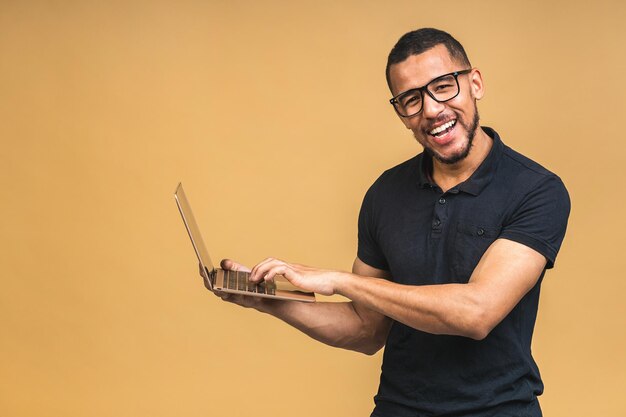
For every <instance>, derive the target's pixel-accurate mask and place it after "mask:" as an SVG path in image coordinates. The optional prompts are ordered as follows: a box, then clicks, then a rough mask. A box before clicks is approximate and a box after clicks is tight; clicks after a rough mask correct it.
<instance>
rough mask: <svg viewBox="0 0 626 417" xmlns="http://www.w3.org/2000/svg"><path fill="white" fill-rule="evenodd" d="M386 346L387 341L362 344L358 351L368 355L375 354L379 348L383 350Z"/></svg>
mask: <svg viewBox="0 0 626 417" xmlns="http://www.w3.org/2000/svg"><path fill="white" fill-rule="evenodd" d="M383 346H385V343H384V342H383V343H370V344H368V345H365V346H361V348H360V349H357V351H358V352H360V353H363V354H365V355H367V356H373V355H375V354H376V353H377V352H378V351H379V350H381V349H382V348H383Z"/></svg>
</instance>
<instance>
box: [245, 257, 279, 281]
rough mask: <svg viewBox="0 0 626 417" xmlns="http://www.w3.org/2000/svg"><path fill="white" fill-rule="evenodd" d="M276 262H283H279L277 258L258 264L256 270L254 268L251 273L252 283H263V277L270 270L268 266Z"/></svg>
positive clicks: (267, 259)
mask: <svg viewBox="0 0 626 417" xmlns="http://www.w3.org/2000/svg"><path fill="white" fill-rule="evenodd" d="M275 262H281V261H279V260H278V259H276V258H266V259H264V260H263V261H261V262H259V263H258V264H256V265H255V266H254V268H252V271H251V272H250V281H252V282H259V281H262V280H263V276H264V275H265V273H266V272H267V270H268V269H269V267H268V265H270V264H272V263H275Z"/></svg>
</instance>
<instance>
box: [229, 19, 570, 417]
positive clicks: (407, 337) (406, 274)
mask: <svg viewBox="0 0 626 417" xmlns="http://www.w3.org/2000/svg"><path fill="white" fill-rule="evenodd" d="M386 72H387V82H388V84H389V88H390V90H391V93H392V95H393V98H392V99H391V103H392V104H393V106H394V109H395V111H396V112H397V114H398V116H399V117H400V119H401V121H402V122H403V123H404V125H405V126H406V127H407V129H411V131H412V132H413V134H414V136H415V138H416V139H417V141H418V142H419V143H420V144H421V145H422V146H423V147H424V153H422V154H419V155H417V156H416V157H414V158H412V159H410V160H408V161H406V162H404V163H402V164H400V165H398V166H396V167H394V168H391V169H389V170H388V171H386V172H385V173H383V175H382V176H381V177H380V178H379V179H378V180H377V181H376V182H375V183H374V184H373V185H372V187H371V188H370V189H369V191H368V192H367V194H366V196H365V199H364V201H363V206H362V208H361V212H360V216H359V247H358V254H357V258H356V259H355V261H354V266H353V269H352V273H346V272H337V271H325V270H319V269H315V268H309V267H305V266H302V265H296V264H290V263H287V262H283V261H280V260H277V259H273V258H269V259H266V260H265V261H263V262H261V263H259V264H258V265H256V266H255V267H254V268H253V269H252V273H251V279H252V280H253V281H261V280H264V279H265V280H272V279H273V277H274V276H275V275H276V274H282V275H284V276H285V277H286V278H287V279H288V280H289V281H291V282H292V283H293V284H295V285H297V286H299V287H301V288H303V289H306V290H309V291H314V292H317V293H320V294H325V295H331V294H341V295H343V296H345V297H347V298H348V299H350V300H351V301H350V302H347V303H321V302H320V303H314V304H307V303H298V302H288V301H274V300H272V301H268V300H264V299H259V298H253V297H242V296H231V295H227V294H220V296H221V297H222V298H223V299H225V300H228V301H231V302H234V303H237V304H240V305H243V306H246V307H253V308H255V309H257V310H259V311H261V312H265V313H269V314H271V315H273V316H276V317H278V318H280V319H281V320H284V321H285V322H287V323H289V324H290V325H292V326H294V327H296V328H297V329H299V330H301V331H303V332H304V333H306V334H308V335H309V336H311V337H313V338H314V339H317V340H319V341H321V342H323V343H326V344H329V345H332V346H337V347H341V348H346V349H352V350H355V351H359V352H363V353H366V354H373V353H375V352H377V351H378V350H379V349H381V348H382V347H383V346H385V353H384V358H383V365H382V374H381V379H380V387H379V391H378V394H377V395H376V397H375V402H376V408H375V410H374V411H373V414H372V416H378V417H383V416H393V417H403V416H422V415H424V416H431V415H432V416H434V415H437V416H444V415H445V416H495V415H497V416H541V410H540V407H539V403H538V401H537V396H539V395H540V394H541V393H542V391H543V384H542V382H541V378H540V376H539V371H538V369H537V366H536V364H535V362H534V360H533V358H532V356H531V352H530V345H531V338H532V333H533V328H534V323H535V318H536V314H537V306H538V300H539V288H540V284H541V280H542V278H543V276H544V273H545V271H546V269H548V268H551V267H552V266H553V265H554V261H555V259H556V255H557V252H558V250H559V247H560V245H561V242H562V240H563V237H564V234H565V229H566V225H567V218H568V215H569V208H570V203H569V197H568V194H567V191H566V189H565V187H564V186H563V183H562V182H561V180H560V179H559V178H558V177H557V176H556V175H554V174H552V173H550V172H549V171H547V170H546V169H544V168H542V167H541V166H540V165H538V164H536V163H534V162H533V161H531V160H529V159H528V158H526V157H524V156H522V155H520V154H518V153H516V152H515V151H513V150H511V149H510V148H508V147H507V146H505V145H504V144H503V143H502V141H501V140H500V138H499V136H498V134H497V133H496V132H495V131H494V130H492V129H490V128H482V127H481V126H480V124H479V117H478V111H477V107H476V101H477V100H480V99H481V97H482V96H483V93H484V84H483V78H482V75H481V73H480V71H479V70H478V69H477V68H472V67H471V65H470V62H469V60H468V58H467V56H466V54H465V51H464V49H463V47H462V46H461V45H460V44H459V43H458V42H457V41H456V40H455V39H454V38H452V37H451V36H450V35H449V34H447V33H445V32H442V31H439V30H435V29H420V30H417V31H414V32H410V33H407V34H406V35H404V36H403V37H402V38H401V39H400V40H399V41H398V43H397V44H396V45H395V47H394V48H393V49H392V51H391V53H390V55H389V59H388V64H387V71H386ZM222 267H223V268H225V269H234V270H244V269H245V268H244V267H243V266H241V265H239V264H237V263H235V262H233V261H230V260H224V261H222Z"/></svg>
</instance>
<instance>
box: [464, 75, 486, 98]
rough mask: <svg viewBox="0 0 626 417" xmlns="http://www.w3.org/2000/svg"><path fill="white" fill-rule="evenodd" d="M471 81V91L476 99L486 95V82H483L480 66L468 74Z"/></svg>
mask: <svg viewBox="0 0 626 417" xmlns="http://www.w3.org/2000/svg"><path fill="white" fill-rule="evenodd" d="M468 77H469V82H470V91H471V92H472V96H473V97H474V98H475V99H476V100H480V99H481V98H483V96H484V95H485V84H484V82H483V75H482V74H481V73H480V70H479V69H478V68H474V69H472V72H470V73H469V74H468Z"/></svg>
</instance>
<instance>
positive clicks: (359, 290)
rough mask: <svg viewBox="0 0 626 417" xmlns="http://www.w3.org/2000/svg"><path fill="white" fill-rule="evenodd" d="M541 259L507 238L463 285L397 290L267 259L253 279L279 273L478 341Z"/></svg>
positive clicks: (535, 274) (528, 284) (527, 283)
mask: <svg viewBox="0 0 626 417" xmlns="http://www.w3.org/2000/svg"><path fill="white" fill-rule="evenodd" d="M545 264H546V259H545V258H544V257H543V256H542V255H541V254H539V253H538V252H536V251H535V250H533V249H530V248H529V247H527V246H524V245H522V244H520V243H517V242H513V241H510V240H506V239H498V240H496V241H495V242H494V243H493V244H492V245H491V246H490V247H489V249H488V250H487V251H486V252H485V254H484V255H483V257H482V258H481V260H480V262H479V263H478V265H477V267H476V269H475V270H474V272H473V274H472V276H471V278H470V280H469V282H468V283H467V284H444V285H424V286H413V285H401V284H396V283H393V282H390V281H387V280H383V279H379V278H375V277H362V276H356V275H354V274H348V273H344V272H331V271H317V270H312V269H310V268H305V267H302V266H300V265H291V264H287V263H284V262H282V261H278V260H275V259H269V260H266V261H264V262H262V263H261V264H259V265H257V266H256V267H255V268H254V269H253V271H252V277H251V279H253V280H261V279H263V277H264V278H265V279H272V277H273V276H274V275H275V274H282V275H284V276H285V277H286V278H287V279H289V280H290V281H291V282H292V283H293V284H294V285H296V286H299V287H302V288H304V289H307V290H311V291H315V292H319V293H322V294H335V293H337V294H341V295H343V296H345V297H347V298H349V299H351V300H352V301H353V302H354V303H355V305H359V306H362V307H363V308H365V309H368V310H373V311H376V312H378V313H380V314H382V315H384V316H387V317H390V318H392V319H394V320H397V321H399V322H401V323H404V324H406V325H407V326H410V327H412V328H415V329H418V330H422V331H425V332H429V333H434V334H450V335H461V336H467V337H471V338H473V339H483V338H484V337H486V336H487V335H488V334H489V332H490V331H491V330H492V329H493V328H494V327H495V326H496V325H497V324H498V323H500V321H502V319H504V317H506V315H507V314H508V313H509V312H510V311H511V310H512V309H513V308H514V307H515V306H516V305H517V303H518V302H519V301H520V300H521V298H522V297H523V296H524V295H525V294H526V293H527V292H528V291H529V290H530V289H531V288H532V287H533V286H534V285H535V284H536V283H537V280H538V278H539V276H540V275H541V272H542V271H543V268H544V267H545Z"/></svg>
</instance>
